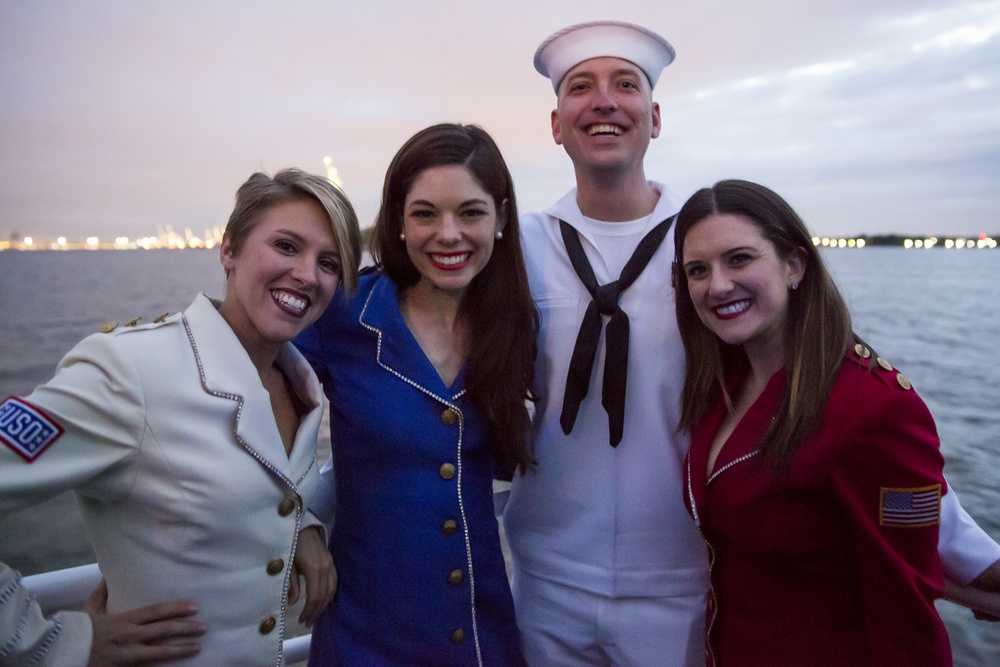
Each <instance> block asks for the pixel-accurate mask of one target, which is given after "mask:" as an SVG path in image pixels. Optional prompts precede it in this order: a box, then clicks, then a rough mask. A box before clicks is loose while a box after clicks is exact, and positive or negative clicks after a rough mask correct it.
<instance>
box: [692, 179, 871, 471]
mask: <svg viewBox="0 0 1000 667" xmlns="http://www.w3.org/2000/svg"><path fill="white" fill-rule="evenodd" d="M716 214H729V215H738V216H740V217H743V218H746V219H748V220H750V221H752V222H753V223H754V224H755V225H757V227H758V228H759V229H760V230H761V233H762V234H763V236H764V238H766V239H767V240H768V241H770V242H771V243H772V244H774V248H775V250H776V251H777V254H778V256H779V257H781V258H782V259H787V258H788V257H789V256H790V255H791V254H792V253H793V252H798V249H801V251H802V252H804V253H805V258H806V260H805V267H806V270H805V275H804V276H803V277H802V280H801V281H800V283H799V287H798V289H797V290H794V291H792V292H790V294H789V300H788V317H787V318H786V322H785V325H786V331H785V360H786V368H787V373H788V384H787V386H786V387H785V393H784V395H783V396H782V399H781V404H780V407H779V409H778V413H777V417H776V419H775V420H774V421H773V422H772V423H771V426H770V428H769V429H768V432H767V433H766V434H765V436H764V439H763V441H762V447H763V449H764V452H765V455H766V457H767V458H768V460H769V461H770V462H771V464H772V465H773V466H774V468H775V469H776V470H777V471H782V470H784V469H785V468H787V465H788V462H789V461H790V459H791V457H792V454H794V453H795V449H796V447H797V446H798V445H799V443H801V442H802V441H803V440H804V439H805V438H806V437H807V436H808V435H809V434H810V433H811V432H812V431H813V430H815V428H816V427H817V425H818V424H819V420H820V418H821V417H822V415H823V408H824V405H825V404H826V398H827V396H828V395H829V393H830V389H831V387H832V386H833V382H834V380H835V379H836V377H837V371H838V370H839V368H840V364H841V362H842V361H843V359H844V354H845V352H846V350H847V346H848V344H849V343H850V342H851V340H852V339H853V338H854V337H855V335H854V333H853V331H852V329H851V315H850V313H849V312H848V310H847V304H846V303H844V299H843V297H842V296H841V294H840V291H839V290H838V289H837V286H836V284H834V282H833V279H832V278H831V277H830V274H829V272H828V271H827V269H826V266H825V264H824V263H823V258H822V256H821V255H820V253H819V251H818V250H817V248H816V246H815V245H814V244H813V242H812V235H811V234H810V233H809V230H808V229H807V228H806V226H805V223H803V222H802V219H801V218H800V217H799V215H798V214H797V213H796V212H795V211H794V210H793V209H792V207H791V206H789V205H788V202H786V201H785V200H784V199H782V198H781V197H780V196H779V195H778V194H777V193H776V192H774V191H773V190H770V189H768V188H766V187H764V186H763V185H758V184H756V183H750V182H748V181H740V180H727V181H719V182H718V183H716V184H715V185H713V186H712V187H710V188H703V189H701V190H699V191H698V192H696V193H694V195H692V196H691V198H690V199H688V201H687V202H686V203H685V204H684V206H683V207H682V208H681V210H680V213H678V215H677V222H676V223H675V225H674V244H675V248H676V253H677V255H676V262H675V264H674V266H675V270H674V271H675V273H674V277H675V280H676V290H675V297H676V307H677V324H678V326H679V327H680V332H681V339H682V340H683V341H684V354H685V357H686V360H687V371H686V375H685V378H684V392H683V394H682V398H681V422H680V428H681V429H685V430H689V429H691V428H692V427H693V426H694V425H695V423H697V421H698V419H699V418H700V417H701V416H702V414H703V411H704V409H705V407H706V406H708V405H711V404H712V403H713V402H714V401H716V400H718V399H719V397H720V396H721V397H722V398H723V399H724V400H725V401H726V403H727V405H728V406H729V407H730V408H732V400H731V397H730V396H729V394H728V392H727V389H726V380H727V377H729V375H728V374H729V373H730V372H731V371H732V370H733V369H734V368H738V367H739V366H741V365H746V364H748V363H749V362H748V361H747V358H746V354H745V353H744V351H743V348H742V347H739V346H734V345H728V344H726V343H724V342H723V341H722V340H721V339H719V338H718V337H717V336H716V335H715V334H713V333H712V332H711V331H710V330H709V329H708V327H706V326H705V325H704V324H703V323H702V322H701V320H700V319H699V317H698V314H697V312H696V311H695V308H694V303H693V302H692V301H691V295H690V293H689V292H688V281H687V276H686V275H685V273H684V271H683V270H681V268H680V267H682V266H683V263H684V262H683V259H684V239H685V238H686V237H687V234H688V232H689V231H690V230H691V228H692V227H694V226H695V225H696V224H698V223H699V222H701V221H702V220H704V219H705V218H707V217H709V216H711V215H716Z"/></svg>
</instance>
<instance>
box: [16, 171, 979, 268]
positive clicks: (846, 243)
mask: <svg viewBox="0 0 1000 667" xmlns="http://www.w3.org/2000/svg"><path fill="white" fill-rule="evenodd" d="M323 166H324V168H325V169H326V177H327V179H328V180H329V181H330V182H331V183H333V184H334V185H335V186H337V187H338V188H343V187H344V183H343V181H342V180H341V178H340V172H339V171H338V170H337V168H336V167H335V166H334V165H333V158H331V157H330V156H329V155H327V156H326V157H324V158H323ZM157 227H158V229H157V232H158V233H157V235H156V236H144V237H141V238H137V239H130V238H129V237H127V236H117V237H115V239H114V240H113V241H102V240H101V239H100V238H99V237H97V236H88V237H86V239H84V240H83V241H71V240H69V239H68V238H67V237H65V236H60V237H58V238H56V239H55V240H54V241H41V240H39V241H37V242H36V240H35V239H34V238H33V237H31V236H25V237H23V238H22V239H20V240H15V239H11V240H7V241H0V251H4V250H186V249H189V248H194V249H202V248H204V249H212V248H214V247H216V246H217V245H219V244H220V243H222V234H223V230H222V229H221V228H220V227H219V226H218V225H216V226H213V227H212V228H211V229H206V230H205V232H204V234H202V236H196V235H195V234H193V233H192V231H191V229H190V228H185V230H184V233H183V234H177V233H176V232H175V231H174V230H173V227H172V226H171V225H165V226H164V227H163V228H162V229H161V228H159V226H157ZM812 242H813V245H815V246H820V247H823V248H838V249H839V248H855V249H857V248H864V247H866V246H869V245H882V246H885V245H895V246H899V245H902V247H903V248H905V249H907V250H912V249H924V250H929V249H931V248H935V247H938V246H940V247H943V248H945V249H946V250H974V249H978V250H987V249H988V250H992V249H995V248H996V247H997V241H996V239H994V238H992V237H990V236H987V235H986V234H979V236H978V237H977V238H963V237H953V238H945V239H938V238H937V237H935V236H931V237H927V238H904V239H902V242H901V243H891V244H886V243H872V242H871V241H870V240H866V239H865V238H831V237H827V236H822V237H820V236H814V237H813V239H812Z"/></svg>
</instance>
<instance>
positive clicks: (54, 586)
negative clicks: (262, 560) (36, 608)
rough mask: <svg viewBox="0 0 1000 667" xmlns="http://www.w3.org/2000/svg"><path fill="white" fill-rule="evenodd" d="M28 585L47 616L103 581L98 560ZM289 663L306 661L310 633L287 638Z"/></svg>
mask: <svg viewBox="0 0 1000 667" xmlns="http://www.w3.org/2000/svg"><path fill="white" fill-rule="evenodd" d="M23 581H24V585H25V586H27V587H28V588H29V589H30V590H31V592H32V593H34V594H35V597H36V598H38V604H40V605H41V607H42V611H43V612H45V615H46V616H48V615H49V614H51V613H53V612H56V611H59V610H60V609H67V608H77V609H78V608H79V607H80V606H82V605H83V603H84V602H86V601H87V597H88V596H89V595H90V593H91V591H93V590H94V589H95V588H96V587H97V585H98V584H99V583H100V582H101V571H100V570H99V569H97V563H91V564H90V565H80V566H79V567H70V568H67V569H65V570H54V571H52V572H42V573H41V574H34V575H31V576H30V577H24V579H23ZM284 654H285V662H287V663H288V664H289V665H291V664H293V663H296V662H304V661H305V660H306V659H307V658H308V657H309V635H304V636H302V637H293V638H292V639H286V640H285V649H284Z"/></svg>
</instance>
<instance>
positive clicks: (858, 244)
mask: <svg viewBox="0 0 1000 667" xmlns="http://www.w3.org/2000/svg"><path fill="white" fill-rule="evenodd" d="M370 235H371V229H370V228H369V229H365V230H363V233H362V237H363V239H362V240H363V241H364V242H365V243H366V244H367V241H368V237H369V236H370ZM997 239H1000V233H998V234H993V235H987V234H975V235H971V236H954V235H952V236H906V235H903V234H861V235H859V236H842V237H839V236H814V237H813V243H814V244H815V245H817V246H822V247H824V248H867V247H878V248H894V247H898V248H904V249H910V248H921V249H930V248H944V249H946V250H950V249H959V250H963V249H964V250H993V249H996V247H997ZM120 241H121V240H119V242H115V243H90V242H77V241H67V240H66V239H65V238H62V239H61V242H49V241H41V240H34V239H32V238H31V237H25V238H24V239H11V240H8V241H0V252H3V251H5V250H21V251H33V252H47V251H49V252H71V251H76V250H84V251H88V252H92V251H94V250H211V249H214V246H213V245H185V244H180V245H177V244H173V245H156V246H152V247H143V246H142V245H137V244H136V242H134V241H133V242H127V243H121V242H120Z"/></svg>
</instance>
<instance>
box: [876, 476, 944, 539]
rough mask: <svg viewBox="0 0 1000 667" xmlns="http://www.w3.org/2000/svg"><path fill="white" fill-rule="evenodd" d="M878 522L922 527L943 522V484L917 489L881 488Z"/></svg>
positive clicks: (880, 523) (906, 526)
mask: <svg viewBox="0 0 1000 667" xmlns="http://www.w3.org/2000/svg"><path fill="white" fill-rule="evenodd" d="M880 496H881V499H880V501H879V513H878V514H879V516H878V522H879V525H881V526H896V527H899V528H920V527H923V526H936V525H937V524H939V523H941V485H940V484H934V485H932V486H922V487H920V488H917V489H888V488H886V487H884V486H883V487H882V488H881V490H880Z"/></svg>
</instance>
